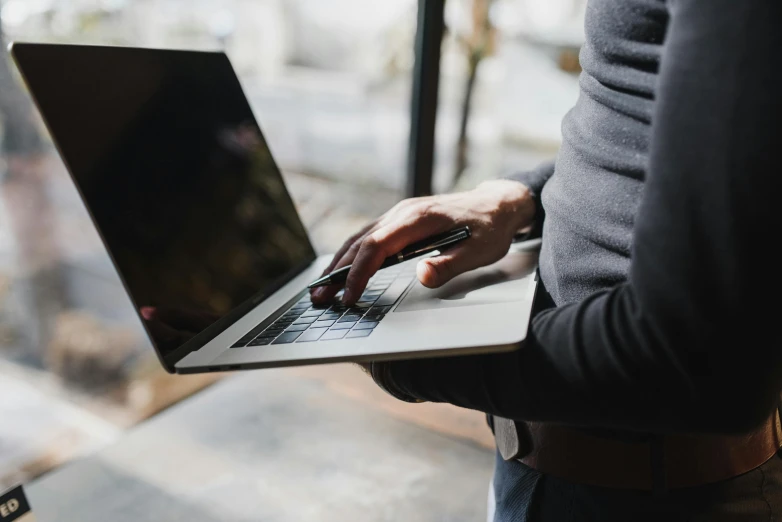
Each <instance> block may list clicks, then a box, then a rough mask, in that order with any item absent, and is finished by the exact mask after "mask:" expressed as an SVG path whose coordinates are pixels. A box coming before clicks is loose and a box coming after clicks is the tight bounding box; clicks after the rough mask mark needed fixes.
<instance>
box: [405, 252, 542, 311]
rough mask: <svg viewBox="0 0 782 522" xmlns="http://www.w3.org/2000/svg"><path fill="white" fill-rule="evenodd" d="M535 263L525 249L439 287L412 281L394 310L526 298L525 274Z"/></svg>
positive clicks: (502, 301)
mask: <svg viewBox="0 0 782 522" xmlns="http://www.w3.org/2000/svg"><path fill="white" fill-rule="evenodd" d="M536 266H537V252H530V251H528V250H525V251H521V252H510V253H509V254H508V255H506V256H505V257H503V258H502V259H501V260H499V261H497V262H496V263H494V264H493V265H489V266H485V267H482V268H478V269H476V270H472V271H470V272H467V273H464V274H461V275H459V276H456V277H455V278H453V279H452V280H451V281H449V282H448V283H446V284H445V285H443V286H441V287H440V288H426V287H425V286H423V285H422V284H421V283H419V282H418V280H416V281H415V282H414V283H413V287H412V288H411V289H410V291H409V292H408V293H407V295H406V296H405V297H404V299H403V300H402V302H401V303H400V304H399V306H398V307H397V308H396V309H395V310H394V312H413V311H420V310H433V309H439V308H451V307H455V306H474V305H480V304H496V303H507V302H512V301H521V300H523V299H525V298H526V297H527V289H528V288H529V280H528V277H530V276H532V275H533V274H534V272H535V267H536Z"/></svg>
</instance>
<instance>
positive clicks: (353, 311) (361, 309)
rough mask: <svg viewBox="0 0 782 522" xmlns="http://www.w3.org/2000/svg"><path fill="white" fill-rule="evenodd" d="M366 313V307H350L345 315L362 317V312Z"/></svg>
mask: <svg viewBox="0 0 782 522" xmlns="http://www.w3.org/2000/svg"><path fill="white" fill-rule="evenodd" d="M366 311H367V307H366V306H351V307H350V308H348V311H347V312H346V314H347V315H364V312H366Z"/></svg>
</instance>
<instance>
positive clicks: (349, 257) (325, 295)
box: [310, 237, 364, 304]
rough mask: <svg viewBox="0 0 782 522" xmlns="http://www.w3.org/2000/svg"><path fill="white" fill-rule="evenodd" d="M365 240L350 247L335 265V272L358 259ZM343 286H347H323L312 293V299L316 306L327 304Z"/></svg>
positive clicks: (341, 284)
mask: <svg viewBox="0 0 782 522" xmlns="http://www.w3.org/2000/svg"><path fill="white" fill-rule="evenodd" d="M363 239H364V238H363V237H361V238H359V239H358V240H356V241H355V242H354V243H353V244H352V245H350V248H348V250H347V252H345V253H344V254H343V255H342V258H341V259H339V260H338V261H337V263H336V264H335V265H334V269H333V270H337V269H339V268H342V267H343V266H347V265H349V264H350V263H351V262H352V261H353V259H354V258H355V257H356V254H357V253H358V250H359V247H360V246H361V241H362V240H363ZM327 273H328V272H327ZM324 275H325V274H324ZM343 286H345V285H344V284H343V283H340V284H336V285H329V286H321V287H317V288H314V289H313V290H312V291H311V292H310V298H311V299H312V301H313V302H314V303H316V304H322V303H326V302H328V301H331V300H332V299H334V296H335V295H336V294H337V292H339V291H340V290H341V289H342V287H343Z"/></svg>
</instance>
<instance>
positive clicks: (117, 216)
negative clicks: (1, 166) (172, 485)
mask: <svg viewBox="0 0 782 522" xmlns="http://www.w3.org/2000/svg"><path fill="white" fill-rule="evenodd" d="M13 54H14V57H15V58H16V60H17V62H18V63H19V65H20V69H21V71H22V73H23V75H24V77H25V79H26V81H27V83H28V86H29V87H30V90H31V92H32V94H33V96H34V98H35V99H36V102H37V103H38V106H39V107H40V109H41V111H42V113H43V116H44V118H45V120H46V121H47V124H48V125H49V128H50V130H51V132H52V134H53V137H54V139H55V141H56V142H57V144H58V145H59V147H60V151H61V153H62V155H63V159H64V160H65V162H66V164H67V165H68V167H69V170H70V172H71V174H72V175H73V177H74V180H75V182H76V184H77V186H78V188H79V189H80V191H81V193H82V196H83V198H84V200H85V202H86V204H87V207H88V209H89V210H90V211H91V213H92V215H93V218H94V220H95V222H96V224H97V226H98V229H99V231H100V233H101V234H102V236H103V239H104V241H105V243H106V245H107V246H108V249H109V252H110V254H111V255H112V257H113V259H114V262H115V264H116V266H117V267H118V269H119V272H120V275H121V277H122V278H123V280H124V282H125V285H126V287H127V289H128V291H129V292H130V294H131V297H132V299H133V301H134V304H135V305H136V306H137V307H138V308H139V309H140V313H141V315H142V317H144V318H145V323H146V325H147V329H148V331H149V332H150V335H151V336H152V338H153V341H154V343H155V345H156V346H157V348H158V349H159V351H160V353H161V355H162V356H163V357H164V358H165V359H166V360H167V362H168V366H169V368H170V364H171V362H172V361H171V357H167V355H172V354H171V352H172V351H173V350H175V349H176V348H178V347H179V346H181V345H182V344H183V343H184V342H186V341H188V340H192V339H193V338H194V337H195V336H196V335H197V334H199V333H200V334H201V335H199V336H198V338H197V339H195V340H194V343H191V344H200V343H201V342H204V341H206V340H208V339H209V338H211V337H214V335H216V334H217V333H219V331H222V330H223V329H225V327H227V326H228V325H230V324H231V323H232V322H233V321H235V320H236V319H237V318H238V317H239V316H241V314H243V313H245V312H246V311H247V310H248V309H249V308H250V307H251V306H252V304H254V303H257V302H258V301H260V299H261V298H262V296H263V295H265V294H267V293H269V292H271V291H272V290H273V289H275V288H277V287H279V286H281V285H282V284H284V282H285V281H287V280H288V279H290V277H291V276H292V275H293V274H294V273H296V272H298V271H300V270H301V269H302V268H303V267H304V266H306V265H307V264H308V263H310V262H312V260H313V259H314V258H315V253H314V251H313V249H312V246H311V245H310V242H309V239H308V237H307V233H306V231H305V229H304V226H303V225H302V223H301V221H300V220H299V217H298V214H297V213H296V210H295V208H294V205H293V202H292V201H291V199H290V197H289V195H288V192H287V190H286V188H285V186H284V184H283V180H282V178H281V176H280V172H279V170H278V169H277V167H276V165H275V163H274V161H273V160H272V157H271V154H270V153H269V149H268V147H267V145H266V142H265V141H264V138H263V136H262V135H261V131H260V129H259V127H258V125H257V123H256V121H255V119H254V117H253V114H252V112H251V110H250V107H249V105H248V103H247V100H246V98H245V95H244V94H243V92H242V89H241V87H240V84H239V82H238V80H237V78H236V75H235V73H234V71H233V69H232V67H231V65H230V63H229V61H228V59H227V58H226V57H225V55H224V54H222V53H198V52H183V51H161V50H141V49H125V48H107V47H82V46H60V45H53V46H50V45H34V44H17V45H15V46H14V48H13ZM210 326H211V328H210V329H209V330H208V331H206V332H204V330H205V329H206V328H207V327H210ZM202 332H203V333H202ZM177 352H178V353H177V354H175V355H176V356H177V357H178V356H181V352H182V350H177Z"/></svg>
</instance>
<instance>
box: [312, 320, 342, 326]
mask: <svg viewBox="0 0 782 522" xmlns="http://www.w3.org/2000/svg"><path fill="white" fill-rule="evenodd" d="M335 322H336V321H334V320H331V321H315V322H314V323H313V324H312V327H313V328H322V327H324V326H325V327H326V328H328V327H329V326H331V325H332V324H334V323H335Z"/></svg>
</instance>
